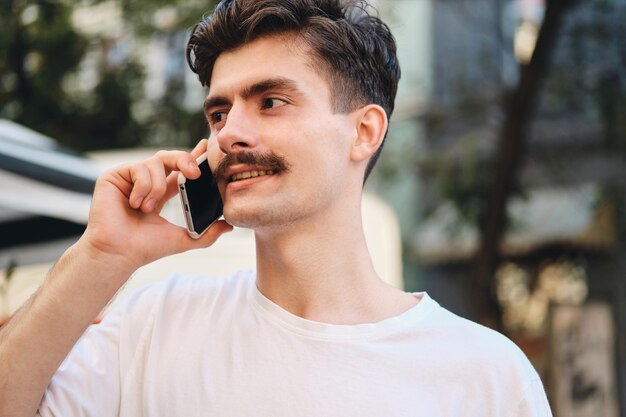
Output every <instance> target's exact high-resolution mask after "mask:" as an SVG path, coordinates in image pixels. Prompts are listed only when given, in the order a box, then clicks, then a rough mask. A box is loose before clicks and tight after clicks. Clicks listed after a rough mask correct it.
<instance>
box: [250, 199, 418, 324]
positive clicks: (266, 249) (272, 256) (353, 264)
mask: <svg viewBox="0 0 626 417" xmlns="http://www.w3.org/2000/svg"><path fill="white" fill-rule="evenodd" d="M341 212H342V213H349V214H350V215H349V216H348V215H344V216H343V217H342V218H341V219H340V220H339V221H337V220H334V221H333V220H331V219H333V217H331V216H329V215H328V213H326V215H324V216H318V218H317V219H308V220H307V221H306V222H302V223H301V224H292V225H290V226H289V227H288V228H285V229H284V230H280V231H275V230H274V231H272V232H266V231H257V232H256V234H255V237H256V246H257V286H258V288H259V290H260V291H261V293H263V295H264V296H266V297H267V298H269V299H270V300H272V301H273V302H274V303H276V304H278V305H279V306H281V307H282V308H284V309H285V310H287V311H289V312H291V313H293V314H295V315H298V316H300V317H303V318H306V319H310V320H314V321H319V322H325V323H336V324H357V323H371V322H376V321H380V320H382V319H385V318H388V317H392V316H394V315H397V314H400V313H401V312H403V311H405V310H407V309H408V308H410V307H411V306H413V305H414V304H415V302H416V300H415V298H414V297H412V296H410V295H408V294H406V293H404V292H402V291H400V290H399V289H396V288H394V287H392V286H390V285H388V284H386V283H384V282H383V281H382V280H381V279H380V278H379V277H378V275H377V274H376V271H375V270H374V267H373V264H372V260H371V257H370V255H369V252H368V249H367V244H366V242H365V236H364V234H363V229H362V224H361V216H360V213H361V210H360V205H358V206H357V207H355V208H347V207H345V206H344V207H343V208H342V210H341ZM355 214H356V215H355ZM335 219H337V218H336V217H335Z"/></svg>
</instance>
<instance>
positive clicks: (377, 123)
mask: <svg viewBox="0 0 626 417" xmlns="http://www.w3.org/2000/svg"><path fill="white" fill-rule="evenodd" d="M355 117H356V120H355V122H356V138H355V140H354V142H353V144H352V150H351V152H350V157H351V158H352V160H353V161H356V162H360V161H368V160H369V159H370V158H371V156H372V155H374V153H376V151H377V150H378V148H379V147H380V145H381V143H382V142H383V139H384V137H385V133H386V132H387V123H388V122H387V114H386V113H385V110H384V109H383V108H382V107H380V106H379V105H376V104H368V105H367V106H364V107H361V108H360V109H358V110H356V111H355Z"/></svg>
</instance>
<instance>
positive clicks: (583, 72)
mask: <svg viewBox="0 0 626 417" xmlns="http://www.w3.org/2000/svg"><path fill="white" fill-rule="evenodd" d="M544 11H545V4H544V2H543V1H540V0H517V1H513V0H511V1H489V0H478V1H472V2H469V1H436V2H432V16H433V18H432V22H433V23H432V26H433V28H432V48H433V58H432V64H433V68H434V70H433V71H432V75H433V76H432V85H431V90H430V91H431V94H430V96H429V97H430V99H429V109H428V111H426V112H425V114H424V117H423V118H421V121H423V123H424V124H423V127H424V129H425V131H426V133H425V135H424V138H425V140H424V152H423V155H422V157H421V158H420V160H419V163H418V165H419V171H420V173H421V176H420V179H421V191H422V192H421V198H422V199H421V202H420V203H421V206H422V210H423V213H424V214H425V216H424V219H423V221H421V222H420V224H419V225H418V228H417V232H416V234H415V235H414V241H413V242H414V254H415V255H416V256H417V258H418V259H419V262H420V264H421V268H420V272H421V274H420V279H421V281H420V282H421V284H422V286H423V288H425V289H427V290H428V291H429V292H431V293H432V294H433V295H434V296H435V297H436V298H438V299H441V300H442V301H443V302H442V304H444V305H446V306H447V307H448V308H451V309H452V310H453V311H456V312H458V313H460V314H461V315H464V316H468V317H473V316H474V313H475V310H474V305H473V304H472V299H471V294H472V293H473V291H472V290H473V289H472V287H471V285H472V283H471V279H470V278H471V274H472V272H473V271H474V269H475V264H474V262H475V260H474V255H475V254H476V252H477V249H478V244H479V231H478V228H477V226H476V224H477V222H478V216H479V214H480V213H479V209H478V208H479V207H480V204H481V202H482V201H483V200H484V199H485V198H486V196H487V195H486V192H487V191H488V187H487V184H488V181H489V180H490V177H489V176H490V175H492V174H493V172H494V166H495V164H494V163H493V159H492V158H493V155H494V152H495V149H496V147H497V144H498V139H499V134H500V130H499V128H500V126H501V125H502V123H503V120H504V117H505V114H504V111H503V100H504V97H505V94H508V92H509V91H511V90H512V89H514V88H515V87H516V84H517V81H518V78H519V68H520V65H523V64H525V63H527V62H528V60H529V59H530V56H531V55H532V52H533V49H534V46H535V42H536V39H537V35H538V30H539V28H540V26H541V24H542V20H543V17H544ZM624 16H626V6H625V5H624V4H623V2H619V1H614V0H609V1H591V2H578V3H576V4H575V6H574V7H572V8H571V9H570V10H568V11H567V12H566V14H565V15H564V19H563V25H562V27H561V28H560V31H559V35H558V38H557V42H556V44H555V45H554V49H553V53H552V59H551V63H550V67H549V71H548V74H547V76H546V77H545V79H544V80H542V83H541V89H540V93H539V96H538V97H537V100H536V101H535V108H534V111H533V116H532V118H531V122H530V124H529V126H528V131H527V144H526V147H525V155H524V157H523V160H522V165H521V169H520V171H519V174H518V185H519V189H518V190H516V192H514V193H513V198H512V199H511V201H509V205H508V209H507V210H508V213H509V220H510V221H509V225H508V228H507V231H506V233H505V236H504V238H503V241H502V243H501V249H500V250H501V253H502V254H503V261H502V264H501V266H500V268H499V269H498V276H497V282H498V283H499V284H501V285H499V287H498V288H499V289H498V291H501V292H499V293H498V297H499V298H500V302H501V307H502V309H503V313H504V317H503V319H504V324H505V325H508V326H509V328H508V331H509V334H513V335H515V336H516V340H517V341H518V342H519V343H520V344H522V346H523V347H524V348H525V350H526V351H527V353H529V354H530V355H531V356H533V357H534V359H535V364H536V365H538V368H539V369H540V371H542V372H543V373H544V377H545V378H544V380H546V381H547V382H548V389H549V390H551V391H550V397H551V400H552V402H553V406H554V407H555V415H557V416H568V417H569V416H574V417H576V416H592V415H594V416H595V415H603V416H604V415H607V416H609V415H610V416H617V415H621V416H624V415H626V384H625V383H624V381H626V360H625V359H624V358H625V357H626V341H625V340H624V337H623V336H622V333H623V329H625V328H626V308H625V307H624V306H625V305H626V283H625V282H624V277H625V276H626V261H624V259H626V256H625V255H626V247H625V242H624V233H623V231H624V220H625V216H624V200H623V196H624V195H626V164H625V163H624V158H625V157H626V152H625V150H626V147H625V146H624V144H625V143H626V130H625V129H624V124H623V121H622V122H620V121H619V120H618V119H619V118H620V117H619V116H618V115H620V114H624V112H625V111H626V110H625V108H626V106H625V105H624V103H626V100H625V97H626V61H624V58H623V57H624V56H626V55H625V50H624V46H623V42H621V41H620V39H624V36H626V27H625V25H624V24H623V21H624V20H623V19H624ZM620 103H621V104H620ZM547 283H548V284H547ZM547 288H557V289H558V290H557V291H556V293H555V294H562V295H563V297H562V298H559V296H558V295H552V296H548V295H546V294H548V293H549V292H550V291H548V290H547ZM507 294H509V295H507ZM511 294H512V295H511ZM564 294H578V295H577V296H574V295H572V298H568V297H566V296H565V295H564ZM594 303H600V304H601V305H602V306H603V307H601V308H604V309H606V311H607V312H608V313H607V314H605V315H603V314H604V313H602V314H598V315H596V316H595V317H599V318H598V320H603V321H598V322H597V323H596V324H595V328H596V329H597V330H599V329H603V330H606V333H602V334H606V335H607V336H606V337H605V336H600V335H599V334H598V335H597V343H596V345H595V346H596V348H597V351H595V353H594V352H592V353H591V355H592V356H593V355H596V358H598V357H602V358H604V359H607V361H604V362H602V361H600V362H597V361H596V362H593V360H591V361H589V362H585V361H584V360H583V361H581V363H582V362H584V363H587V365H585V366H587V368H584V367H583V366H582V365H580V364H578V365H574V364H575V362H576V361H575V360H574V359H573V358H575V356H574V352H579V353H580V357H584V355H583V353H581V352H587V353H588V352H590V351H589V347H585V346H586V345H585V343H584V342H582V341H580V340H577V341H576V342H574V341H572V340H573V339H569V340H566V339H564V338H562V337H561V336H560V335H562V334H563V333H562V332H563V328H564V327H559V326H564V325H563V324H562V323H564V321H560V320H561V319H562V317H563V316H561V314H560V312H561V311H562V310H564V309H566V308H573V310H572V311H578V312H579V313H581V312H583V311H587V309H588V308H589V309H590V310H589V311H591V307H590V306H591V305H593V304H594ZM579 313H576V314H579ZM568 314H569V313H568ZM576 314H574V315H570V316H568V320H572V321H570V322H568V323H570V324H568V326H569V327H567V326H565V327H567V328H568V329H569V330H568V331H569V332H570V335H572V334H579V333H577V332H580V334H585V333H583V332H584V330H583V329H585V326H586V324H584V323H583V317H585V313H581V314H579V315H578V316H576ZM590 314H592V313H590ZM574 316H576V317H578V318H577V319H576V320H578V321H575V320H574V319H573V318H572V317H574ZM600 317H604V318H602V319H600ZM565 321H567V320H565ZM559 323H560V324H559ZM576 323H577V324H576ZM525 326H526V327H525ZM572 326H574V327H572ZM593 326H594V325H592V327H593ZM574 328H575V329H578V330H574ZM586 334H587V335H588V336H587V337H591V338H593V337H596V336H593V334H592V333H589V332H588V333H586ZM589 335H590V336H589ZM577 337H578V336H577ZM589 343H591V342H589ZM564 349H570V351H569V354H568V355H569V356H568V357H569V360H570V362H569V364H568V365H567V366H566V365H563V363H564V362H559V360H562V357H560V356H559V353H558V352H561V351H562V350H564ZM585 349H587V350H585ZM559 358H561V359H559ZM555 363H557V364H558V363H560V365H558V366H560V368H559V367H558V366H557V365H554V364H555ZM589 363H596V365H594V366H595V367H596V368H597V369H600V365H598V364H599V363H603V365H602V366H603V367H604V368H602V369H603V370H602V371H601V372H600V371H598V370H597V369H596V371H591V370H590V369H591V368H592V367H593V366H591V365H588V364H589ZM555 366H556V367H555ZM568 366H571V367H572V368H571V369H567V370H566V368H567V367H568ZM575 366H579V369H577V370H576V372H574V371H573V369H574V367H575ZM583 368H584V369H583ZM568 372H569V373H568ZM594 372H595V373H594ZM600 374H602V375H600ZM564 387H566V389H565V388H564ZM601 404H604V405H601ZM603 407H604V408H603ZM620 410H621V411H620Z"/></svg>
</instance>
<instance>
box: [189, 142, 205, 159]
mask: <svg viewBox="0 0 626 417" xmlns="http://www.w3.org/2000/svg"><path fill="white" fill-rule="evenodd" d="M208 145H209V140H208V139H202V140H201V141H200V142H198V144H197V145H196V146H195V148H193V150H192V151H191V154H192V155H193V156H194V157H195V158H198V157H199V156H201V155H203V154H205V153H206V150H207V147H208Z"/></svg>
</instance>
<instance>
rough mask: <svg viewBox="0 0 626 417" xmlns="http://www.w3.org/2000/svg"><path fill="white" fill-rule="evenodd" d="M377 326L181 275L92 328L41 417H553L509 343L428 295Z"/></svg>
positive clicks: (229, 282) (245, 275)
mask: <svg viewBox="0 0 626 417" xmlns="http://www.w3.org/2000/svg"><path fill="white" fill-rule="evenodd" d="M416 296H418V297H421V301H420V302H418V303H417V305H416V306H415V307H413V308H411V309H410V310H408V311H406V312H405V313H403V314H401V315H399V316H396V317H393V318H390V319H387V320H383V321H381V322H378V323H373V324H360V325H330V324H324V323H318V322H313V321H310V320H305V319H302V318H300V317H297V316H295V315H293V314H291V313H289V312H287V311H286V310H283V309H282V308H280V307H279V306H277V305H276V304H274V303H272V302H271V301H270V300H268V299H267V298H265V297H264V296H263V295H262V294H261V293H260V292H259V291H258V289H257V288H256V285H255V275H254V273H252V272H241V273H238V274H235V275H234V276H232V277H229V278H223V279H208V278H190V277H174V278H172V279H170V280H168V281H166V282H163V283H159V284H156V285H152V286H150V287H148V288H146V289H143V290H141V291H139V292H138V293H136V294H135V295H134V296H131V297H130V298H129V299H128V301H127V302H124V303H123V305H121V306H120V307H118V308H116V309H114V311H112V312H111V313H109V314H108V315H107V316H106V317H105V319H104V320H103V322H102V323H101V324H98V325H94V326H92V327H91V328H90V329H89V330H88V331H87V332H86V333H85V335H84V336H83V337H82V338H81V340H80V341H79V343H78V344H77V345H76V347H75V348H74V350H73V351H72V352H71V353H70V355H69V356H68V358H67V359H66V360H65V362H64V363H63V365H62V366H61V367H60V368H59V370H58V372H57V374H56V375H55V376H54V378H53V379H52V382H51V384H50V386H49V387H48V389H47V391H46V394H45V396H44V398H43V401H42V404H41V408H40V411H39V413H40V415H41V416H63V417H72V416H98V417H107V416H118V415H119V416H122V417H139V416H146V417H160V416H163V417H172V416H181V417H183V416H184V417H192V416H218V417H231V416H239V417H253V416H254V417H296V416H297V417H338V416H341V417H347V416H358V417H369V416H372V417H374V416H376V417H390V416H424V417H437V416H463V417H508V416H511V417H513V416H516V417H527V416H550V415H551V413H550V409H549V406H548V403H547V400H546V396H545V393H544V390H543V386H542V384H541V381H540V379H539V377H538V375H537V373H536V372H535V370H534V369H533V367H532V366H531V365H530V363H529V362H528V360H527V359H526V357H525V356H524V354H523V353H522V352H521V351H520V350H519V349H518V348H517V347H516V346H515V345H514V344H513V343H512V342H510V341H509V340H508V339H506V338H505V337H503V336H502V335H500V334H498V333H496V332H494V331H492V330H489V329H487V328H485V327H482V326H479V325H477V324H475V323H472V322H470V321H468V320H465V319H462V318H460V317H458V316H455V315H454V314H452V313H450V312H449V311H447V310H445V309H444V308H442V307H441V306H439V304H437V303H436V302H435V301H434V300H432V299H431V298H430V297H429V296H428V295H427V294H426V293H419V294H416Z"/></svg>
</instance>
